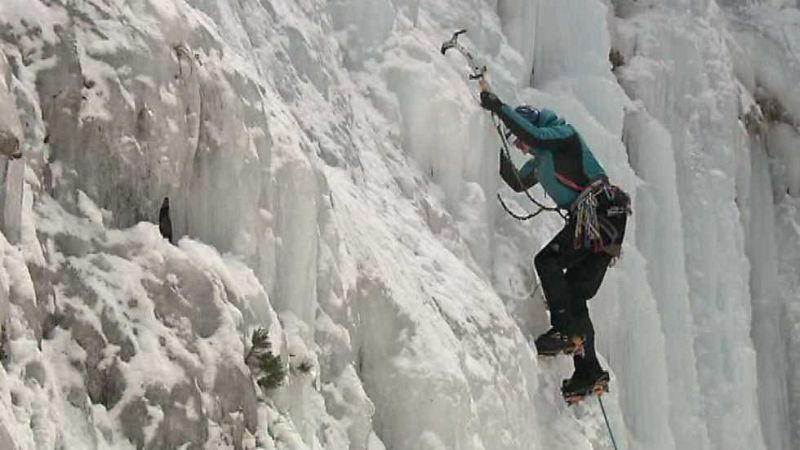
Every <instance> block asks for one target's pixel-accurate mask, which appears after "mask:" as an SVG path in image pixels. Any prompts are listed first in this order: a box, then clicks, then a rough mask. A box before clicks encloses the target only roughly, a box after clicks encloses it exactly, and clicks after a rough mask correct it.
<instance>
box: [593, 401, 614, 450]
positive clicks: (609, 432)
mask: <svg viewBox="0 0 800 450" xmlns="http://www.w3.org/2000/svg"><path fill="white" fill-rule="evenodd" d="M597 401H598V402H599V403H600V409H601V410H602V411H603V418H604V419H605V420H606V428H608V436H609V437H610V438H611V444H612V445H613V446H614V450H619V449H618V448H617V441H616V440H615V439H614V432H613V431H611V424H610V423H609V422H608V415H607V414H606V407H605V406H603V399H602V396H601V395H598V396H597Z"/></svg>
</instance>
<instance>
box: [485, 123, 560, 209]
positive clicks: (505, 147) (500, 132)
mask: <svg viewBox="0 0 800 450" xmlns="http://www.w3.org/2000/svg"><path fill="white" fill-rule="evenodd" d="M492 122H494V128H495V130H497V134H498V136H500V142H501V143H502V144H503V147H502V149H501V151H502V152H503V155H505V157H506V158H508V160H509V161H511V152H510V151H509V150H508V138H506V134H505V133H504V132H503V129H502V128H501V125H500V121H498V120H497V116H496V115H495V114H494V113H492ZM511 167H512V168H513V169H514V178H516V179H517V183H518V184H519V186H522V185H523V184H522V178H521V177H520V175H519V170H517V167H516V166H515V165H514V164H513V163H512V164H511ZM523 192H525V196H526V197H528V200H530V201H531V202H532V203H533V204H534V205H536V206H537V207H538V208H539V209H537V210H536V212H533V213H528V214H526V215H524V216H523V215H521V214H516V213H514V212H512V211H511V210H510V209H509V208H508V205H506V203H505V202H504V201H503V198H502V197H501V196H500V194H497V199H498V200H499V201H500V205H501V206H502V207H503V209H504V210H505V211H506V212H507V213H508V214H509V215H510V216H511V217H513V218H515V219H517V220H520V221H525V220H529V219H532V218H534V217H536V216H538V215H539V214H541V213H542V212H544V211H551V212H557V213H558V215H559V216H561V218H562V219H564V220H567V216H565V215H564V213H563V212H562V211H561V209H560V208H558V207H552V206H546V205H543V204H542V203H541V202H539V201H538V200H536V199H535V198H533V196H532V195H531V193H530V192H528V190H527V189H525V190H524V191H523Z"/></svg>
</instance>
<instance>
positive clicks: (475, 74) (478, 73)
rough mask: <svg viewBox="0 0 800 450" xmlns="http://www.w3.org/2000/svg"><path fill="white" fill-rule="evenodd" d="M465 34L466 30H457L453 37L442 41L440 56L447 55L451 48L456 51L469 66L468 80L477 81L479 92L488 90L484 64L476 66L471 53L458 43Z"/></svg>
mask: <svg viewBox="0 0 800 450" xmlns="http://www.w3.org/2000/svg"><path fill="white" fill-rule="evenodd" d="M466 32H467V29H466V28H463V29H461V30H458V31H456V32H455V33H453V37H451V38H450V39H448V40H446V41H444V42H443V43H442V55H444V54H445V53H447V51H448V50H450V49H451V48H454V49H456V50H458V52H459V53H461V54H462V55H464V58H466V59H467V64H468V65H469V68H470V69H471V70H472V73H471V74H470V75H469V79H470V80H478V82H479V84H480V87H481V90H482V91H483V90H486V89H488V88H489V85H488V83H487V82H486V80H485V79H484V75H486V70H487V69H486V64H483V65H481V64H478V62H477V61H476V60H475V57H474V56H472V53H471V52H470V51H469V50H467V48H466V47H464V46H463V45H461V43H460V42H458V37H459V36H461V35H462V34H464V33H466Z"/></svg>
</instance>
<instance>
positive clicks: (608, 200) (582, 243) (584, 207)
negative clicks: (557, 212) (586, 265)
mask: <svg viewBox="0 0 800 450" xmlns="http://www.w3.org/2000/svg"><path fill="white" fill-rule="evenodd" d="M623 195H624V196H625V197H624V203H622V204H613V203H612V202H614V201H616V200H617V198H618V196H623ZM601 202H602V203H604V204H605V205H609V204H610V206H608V207H607V208H604V209H602V211H601V212H602V213H604V214H598V207H599V206H600V205H601ZM631 213H632V211H631V208H630V201H629V199H628V198H627V195H626V194H625V193H624V192H623V191H622V190H621V189H620V188H618V187H617V186H614V185H612V184H609V182H608V180H606V179H605V178H600V179H597V180H595V181H593V182H592V183H591V184H590V185H589V186H587V187H586V189H584V190H583V192H581V194H580V196H578V198H577V199H576V200H575V201H574V202H573V203H572V205H571V206H570V215H571V216H572V217H574V218H575V238H574V245H575V248H588V249H590V250H592V251H593V252H601V251H604V250H606V247H609V246H611V245H612V244H614V243H615V242H616V241H617V239H618V238H619V236H620V232H619V230H618V229H617V227H615V226H614V224H613V223H611V221H610V220H608V218H609V217H614V216H618V215H622V214H625V215H630V214H631ZM604 236H605V238H606V241H607V242H608V244H605V243H604V242H603V238H604ZM615 256H617V255H615Z"/></svg>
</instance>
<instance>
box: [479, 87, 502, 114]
mask: <svg viewBox="0 0 800 450" xmlns="http://www.w3.org/2000/svg"><path fill="white" fill-rule="evenodd" d="M481 107H482V108H483V109H488V110H489V111H491V112H493V113H496V112H497V111H500V108H502V107H503V102H501V101H500V99H499V98H497V96H496V95H494V94H493V93H491V92H489V91H481Z"/></svg>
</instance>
